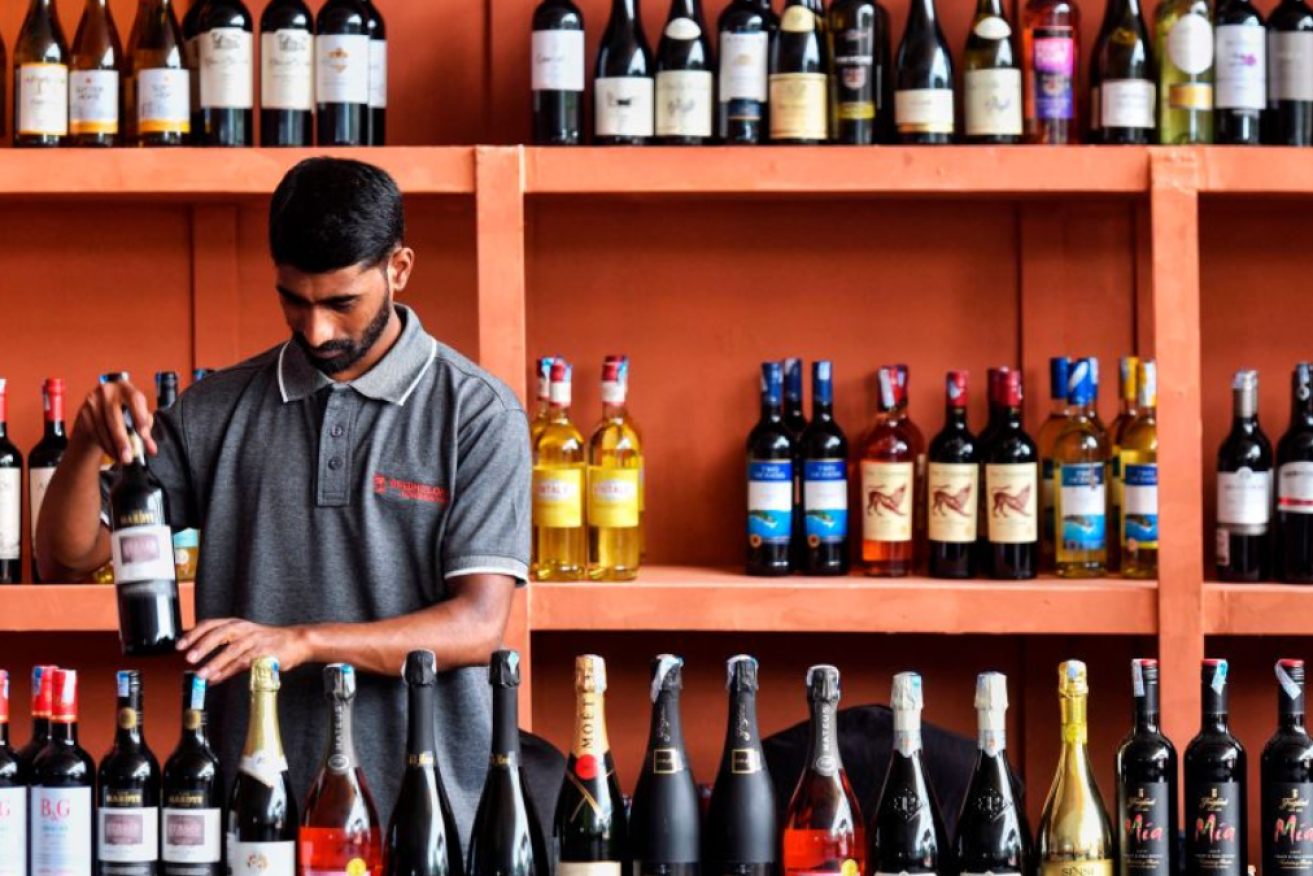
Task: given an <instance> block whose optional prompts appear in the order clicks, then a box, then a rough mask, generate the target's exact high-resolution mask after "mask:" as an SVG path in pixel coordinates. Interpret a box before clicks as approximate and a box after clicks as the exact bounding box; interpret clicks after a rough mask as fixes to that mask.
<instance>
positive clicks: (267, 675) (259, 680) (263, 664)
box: [251, 657, 281, 692]
mask: <svg viewBox="0 0 1313 876" xmlns="http://www.w3.org/2000/svg"><path fill="white" fill-rule="evenodd" d="M280 686H281V685H280V682H279V679H278V658H277V657H256V658H255V660H254V661H253V662H252V663H251V690H258V691H266V692H269V691H276V690H278V688H279V687H280Z"/></svg>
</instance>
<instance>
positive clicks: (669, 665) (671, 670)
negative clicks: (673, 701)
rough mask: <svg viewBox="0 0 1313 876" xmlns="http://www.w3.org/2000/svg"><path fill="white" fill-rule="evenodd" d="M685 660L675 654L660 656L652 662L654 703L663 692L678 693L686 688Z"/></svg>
mask: <svg viewBox="0 0 1313 876" xmlns="http://www.w3.org/2000/svg"><path fill="white" fill-rule="evenodd" d="M683 666H684V660H683V658H681V657H676V656H675V655H674V654H658V655H657V656H656V657H655V658H654V659H653V660H652V702H654V703H655V702H656V701H657V697H658V696H660V695H661V693H662V691H677V690H680V689H682V688H683V687H684V678H683V673H682V671H681V670H682V667H683Z"/></svg>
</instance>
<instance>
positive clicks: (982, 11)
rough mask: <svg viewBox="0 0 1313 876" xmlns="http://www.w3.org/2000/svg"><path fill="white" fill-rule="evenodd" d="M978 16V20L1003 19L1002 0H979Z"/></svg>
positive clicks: (977, 5) (977, 6)
mask: <svg viewBox="0 0 1313 876" xmlns="http://www.w3.org/2000/svg"><path fill="white" fill-rule="evenodd" d="M976 16H977V17H978V18H986V17H988V18H1002V17H1003V4H1002V2H1001V0H979V2H978V3H977V4H976Z"/></svg>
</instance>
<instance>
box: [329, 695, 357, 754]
mask: <svg viewBox="0 0 1313 876" xmlns="http://www.w3.org/2000/svg"><path fill="white" fill-rule="evenodd" d="M351 714H352V708H351V700H349V699H347V698H346V697H340V696H335V697H331V698H330V699H329V705H328V768H329V769H330V770H331V771H333V772H335V773H345V772H349V771H351V770H353V769H355V766H356V740H355V733H354V729H353V726H352V725H353V722H352V719H351Z"/></svg>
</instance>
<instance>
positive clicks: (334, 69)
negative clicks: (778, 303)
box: [315, 0, 369, 146]
mask: <svg viewBox="0 0 1313 876" xmlns="http://www.w3.org/2000/svg"><path fill="white" fill-rule="evenodd" d="M315 109H316V111H317V116H316V119H317V125H318V136H319V145H320V146H365V145H367V144H368V141H369V11H368V10H367V9H365V5H364V4H363V3H362V2H360V0H328V2H327V3H325V4H324V6H323V8H322V9H320V10H319V15H318V16H317V17H316V18H315Z"/></svg>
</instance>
